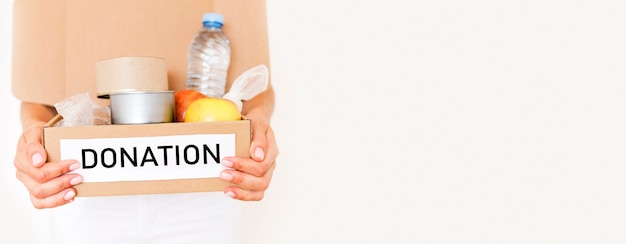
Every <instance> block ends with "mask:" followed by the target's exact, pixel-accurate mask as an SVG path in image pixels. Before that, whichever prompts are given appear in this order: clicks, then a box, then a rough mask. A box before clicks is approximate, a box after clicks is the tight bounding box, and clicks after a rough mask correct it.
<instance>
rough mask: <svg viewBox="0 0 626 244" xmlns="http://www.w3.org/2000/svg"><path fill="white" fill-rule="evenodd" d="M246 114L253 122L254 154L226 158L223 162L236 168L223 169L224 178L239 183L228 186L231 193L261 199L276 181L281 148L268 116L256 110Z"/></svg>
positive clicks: (252, 144) (236, 197) (240, 198)
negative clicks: (248, 156)
mask: <svg viewBox="0 0 626 244" xmlns="http://www.w3.org/2000/svg"><path fill="white" fill-rule="evenodd" d="M246 117H248V118H249V119H250V120H251V122H252V143H251V144H250V155H251V157H250V158H243V157H225V158H224V159H223V160H222V165H224V166H226V167H229V168H232V169H226V170H223V171H222V173H221V174H220V178H222V179H223V180H225V181H228V182H231V183H234V184H235V185H234V186H229V187H226V189H224V194H226V195H227V196H229V197H232V198H235V199H239V200H243V201H259V200H261V199H263V196H264V195H265V190H267V188H268V187H269V184H270V181H271V180H272V174H273V172H274V168H275V167H276V161H275V160H276V157H278V147H277V145H276V140H275V138H274V131H273V130H272V128H271V127H270V125H269V121H268V120H267V119H266V118H264V117H263V116H260V115H256V114H253V113H250V114H247V115H246Z"/></svg>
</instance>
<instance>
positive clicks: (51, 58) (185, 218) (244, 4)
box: [12, 0, 278, 243]
mask: <svg viewBox="0 0 626 244" xmlns="http://www.w3.org/2000/svg"><path fill="white" fill-rule="evenodd" d="M13 10H14V40H13V44H14V49H13V81H12V82H13V83H12V89H13V94H14V96H15V97H16V98H18V99H19V100H21V109H20V114H21V121H22V126H23V134H22V135H21V137H20V138H19V139H18V143H17V150H16V153H15V159H14V165H15V168H16V177H17V179H18V180H19V181H21V182H22V183H23V184H24V186H25V187H26V189H27V190H28V192H29V193H30V200H31V202H32V205H33V206H34V207H35V208H38V209H48V211H50V213H51V219H50V227H51V231H50V233H51V235H52V237H51V238H52V242H59V243H60V242H63V243H99V242H102V243H105V242H106V243H137V242H148V243H159V242H163V243H197V242H199V241H204V242H206V241H207V240H214V241H216V242H217V243H233V242H236V241H237V239H238V237H241V233H240V232H238V231H240V229H238V228H239V227H240V224H241V223H240V219H241V218H240V217H241V214H242V209H241V205H240V204H239V205H238V203H241V202H243V201H258V200H261V199H263V197H264V194H265V191H266V190H267V189H268V186H269V184H270V181H271V179H272V175H273V171H274V169H275V167H276V166H275V165H276V164H275V160H276V158H277V157H278V147H277V143H276V139H275V137H274V132H273V130H272V128H271V126H270V119H271V116H272V113H273V110H274V90H273V88H272V85H271V83H270V85H269V86H268V88H267V90H266V91H264V92H263V93H261V94H259V95H257V96H256V97H255V98H253V99H251V100H249V101H245V102H244V106H243V109H242V114H243V115H244V116H246V117H247V118H249V119H250V120H251V126H252V141H251V145H250V151H249V152H250V155H251V157H250V158H243V157H225V158H224V159H223V161H222V164H224V165H225V166H229V165H231V167H230V168H232V169H226V170H224V171H222V172H221V174H220V178H222V179H224V180H226V181H229V182H231V183H234V185H232V186H228V187H226V188H225V189H224V191H223V192H217V193H215V192H213V193H211V192H209V193H181V194H161V195H159V194H157V195H135V196H111V197H85V198H77V199H75V196H76V191H75V189H74V188H73V186H75V185H77V184H80V183H81V182H82V178H81V176H80V175H77V174H66V173H68V172H71V171H72V170H74V169H76V168H77V167H78V161H76V160H70V159H68V160H61V161H58V162H47V157H46V150H45V148H44V147H43V146H42V137H43V126H44V124H45V123H46V122H47V121H49V120H50V119H52V118H53V117H54V116H55V115H56V114H57V112H56V110H55V108H54V107H53V105H54V104H55V103H56V102H59V101H61V100H62V99H64V98H67V97H69V96H71V95H73V94H77V93H80V92H89V94H90V95H91V96H92V98H94V100H95V101H97V102H98V103H101V104H103V105H106V104H107V101H106V100H105V99H97V98H96V97H95V95H96V94H95V93H96V87H95V84H94V83H95V69H94V65H95V63H96V62H97V61H99V60H104V59H109V58H113V57H120V56H159V57H163V58H164V59H165V60H166V61H167V65H168V80H169V81H168V82H169V86H170V89H172V90H180V89H184V87H185V79H186V68H187V67H186V58H187V56H186V54H187V50H188V47H189V43H190V41H191V39H192V37H193V35H194V34H195V32H196V31H197V30H198V29H199V28H200V27H201V18H202V14H203V13H205V12H219V13H221V14H222V15H223V16H224V18H225V24H224V31H225V32H226V35H227V36H228V37H229V39H230V42H231V50H232V56H231V64H230V68H229V71H228V76H227V77H228V83H227V87H228V86H230V85H231V84H232V82H233V81H234V79H235V78H236V77H237V76H238V75H239V74H241V73H243V71H245V70H247V69H248V68H251V67H253V66H256V65H259V64H265V65H267V66H268V67H269V50H268V36H267V18H266V11H265V1H264V0H213V1H206V0H191V1H184V2H183V1H170V0H132V1H125V0H123V1H122V0H120V1H111V0H92V1H63V0H55V1H33V0H15V1H14V9H13ZM226 196H227V197H226ZM231 198H232V199H237V200H241V201H233V200H232V199H231ZM70 203H71V204H70Z"/></svg>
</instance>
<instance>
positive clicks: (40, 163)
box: [13, 125, 82, 209]
mask: <svg viewBox="0 0 626 244" xmlns="http://www.w3.org/2000/svg"><path fill="white" fill-rule="evenodd" d="M42 135H43V127H42V125H37V126H32V127H30V128H29V129H27V130H26V131H24V133H23V134H22V136H21V137H20V138H19V141H18V142H17V151H16V153H15V159H14V161H13V164H14V165H15V169H16V174H15V175H16V177H17V179H18V180H20V181H21V182H22V183H23V184H24V186H26V189H28V192H29V193H30V201H31V202H32V204H33V206H34V207H35V208H38V209H42V208H53V207H57V206H61V205H64V204H67V203H69V202H71V201H73V200H74V196H76V190H74V189H73V188H72V186H74V185H76V184H79V183H81V182H82V177H81V176H80V175H77V174H65V173H67V172H70V171H72V170H75V169H77V168H79V167H80V164H79V163H78V161H76V160H62V161H58V162H48V163H46V159H47V154H46V150H45V149H44V147H43V145H42Z"/></svg>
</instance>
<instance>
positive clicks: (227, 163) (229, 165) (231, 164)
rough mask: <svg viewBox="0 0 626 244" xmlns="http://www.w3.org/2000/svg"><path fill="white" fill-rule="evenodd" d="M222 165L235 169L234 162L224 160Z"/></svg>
mask: <svg viewBox="0 0 626 244" xmlns="http://www.w3.org/2000/svg"><path fill="white" fill-rule="evenodd" d="M222 165H224V167H229V168H232V167H233V162H231V161H228V160H226V159H224V160H222Z"/></svg>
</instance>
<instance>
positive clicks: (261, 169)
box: [221, 157, 271, 177]
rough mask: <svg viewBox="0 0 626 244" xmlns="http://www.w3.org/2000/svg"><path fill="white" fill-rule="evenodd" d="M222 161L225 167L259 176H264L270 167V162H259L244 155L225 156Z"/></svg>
mask: <svg viewBox="0 0 626 244" xmlns="http://www.w3.org/2000/svg"><path fill="white" fill-rule="evenodd" d="M221 163H222V165H223V166H225V167H228V168H231V169H235V170H238V171H241V172H244V173H247V174H251V175H253V176H257V177H262V176H264V175H265V174H266V173H267V170H268V169H269V168H270V164H269V163H267V164H264V163H259V162H257V161H254V160H252V159H250V158H242V157H225V158H224V159H222V162H221ZM270 163H271V162H270Z"/></svg>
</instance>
